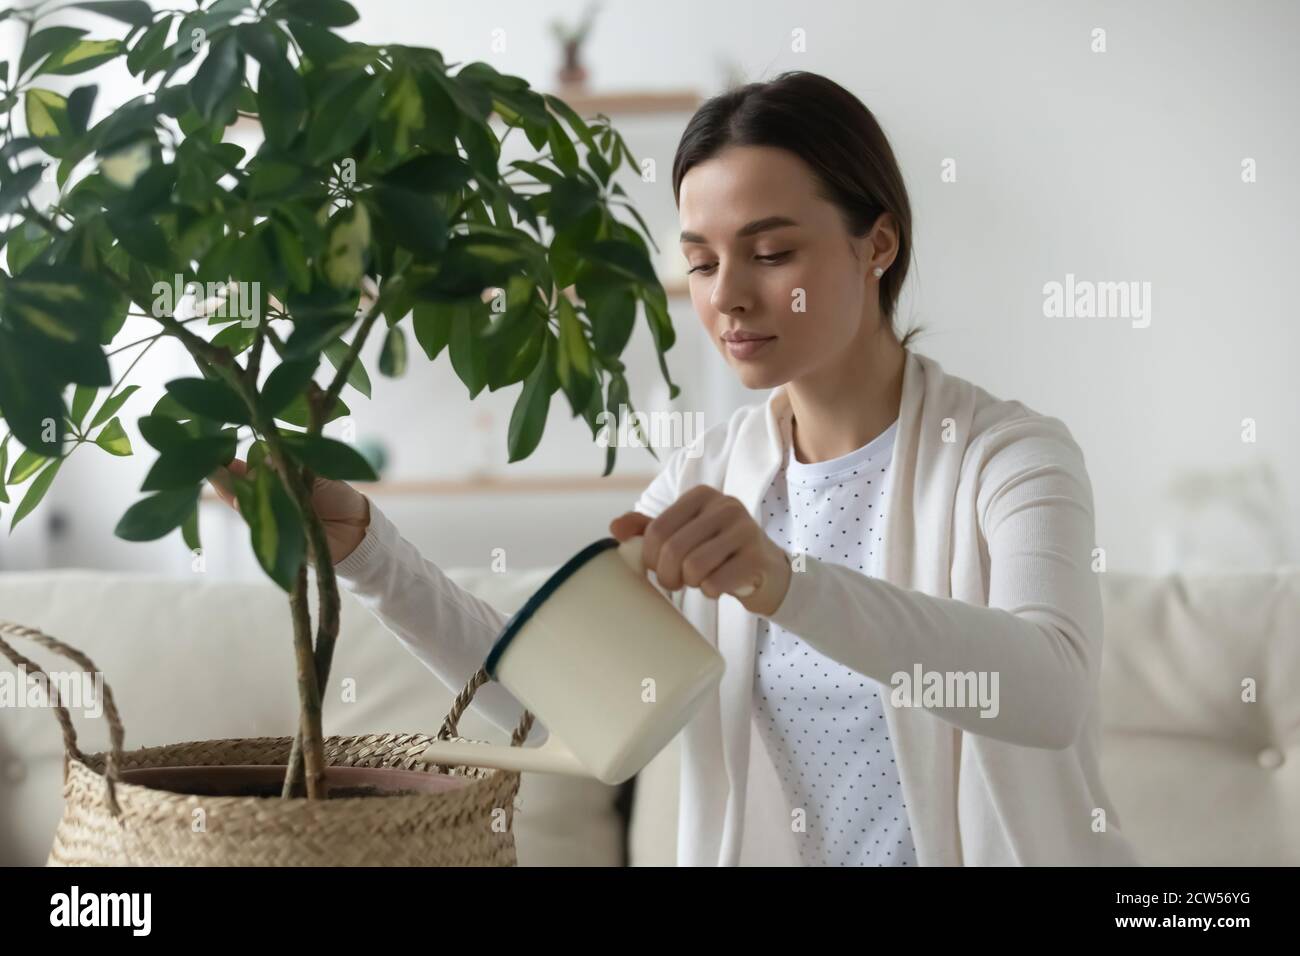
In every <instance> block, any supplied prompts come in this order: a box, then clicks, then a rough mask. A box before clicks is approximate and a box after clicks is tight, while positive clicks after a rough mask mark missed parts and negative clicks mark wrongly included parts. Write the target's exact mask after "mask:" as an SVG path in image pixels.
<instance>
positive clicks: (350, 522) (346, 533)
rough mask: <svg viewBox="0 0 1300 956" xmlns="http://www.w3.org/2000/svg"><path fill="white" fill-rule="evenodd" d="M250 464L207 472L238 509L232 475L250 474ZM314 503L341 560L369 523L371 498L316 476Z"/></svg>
mask: <svg viewBox="0 0 1300 956" xmlns="http://www.w3.org/2000/svg"><path fill="white" fill-rule="evenodd" d="M248 473H249V472H248V465H247V463H246V462H244V461H241V460H240V459H238V458H235V459H233V460H232V461H230V462H228V463H227V464H226V465H225V466H224V467H222V468H218V469H217V470H216V471H214V472H213V473H212V474H211V475H209V476H208V481H209V482H211V484H212V487H213V489H214V490H215V491H216V493H217V496H218V497H219V498H221V500H222V501H224V502H225V503H226V504H228V505H230V507H232V508H234V509H235V510H236V511H238V510H239V502H238V501H237V500H236V499H235V489H234V486H233V485H232V484H231V483H230V477H229V476H230V475H232V474H234V475H239V476H240V477H247V476H248ZM311 502H312V506H313V507H314V508H315V509H316V514H317V516H318V517H319V518H320V520H321V523H322V524H323V525H324V526H325V540H326V541H327V542H328V543H329V549H330V560H331V561H332V562H333V563H334V564H338V563H339V562H340V561H342V560H343V559H344V558H346V557H347V556H348V555H349V554H351V553H352V552H353V551H355V550H356V548H357V545H359V544H360V543H361V542H362V541H363V540H364V539H365V537H366V529H367V528H369V527H370V499H369V498H367V497H366V496H365V495H363V494H362V493H361V492H359V491H357V490H356V489H355V488H353V487H352V486H351V485H349V484H348V483H347V482H345V481H336V480H334V479H332V478H317V479H316V484H315V487H314V488H313V489H312V496H311Z"/></svg>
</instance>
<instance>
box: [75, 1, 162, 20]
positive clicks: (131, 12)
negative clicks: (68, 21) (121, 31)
mask: <svg viewBox="0 0 1300 956" xmlns="http://www.w3.org/2000/svg"><path fill="white" fill-rule="evenodd" d="M72 8H76V9H79V10H91V11H93V12H95V13H99V14H103V15H104V16H106V17H112V18H113V19H114V20H120V21H121V22H122V23H129V24H131V26H133V27H147V26H148V25H149V24H150V23H152V22H153V10H152V9H151V8H150V7H149V4H147V3H145V2H144V0H90V2H87V3H72V4H69V5H68V9H72Z"/></svg>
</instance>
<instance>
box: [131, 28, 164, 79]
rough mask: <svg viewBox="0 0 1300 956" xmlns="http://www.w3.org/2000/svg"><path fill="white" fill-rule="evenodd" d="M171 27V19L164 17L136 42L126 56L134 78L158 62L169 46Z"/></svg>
mask: <svg viewBox="0 0 1300 956" xmlns="http://www.w3.org/2000/svg"><path fill="white" fill-rule="evenodd" d="M171 27H172V21H171V19H170V18H169V17H164V18H163V19H161V20H159V21H158V22H157V23H155V24H154V25H153V26H151V27H150V28H149V29H148V30H146V31H144V35H143V36H141V37H140V39H139V40H137V41H136V43H135V46H134V47H133V48H132V49H131V52H130V53H128V54H127V56H126V68H127V69H128V70H130V71H131V74H132V75H133V76H138V75H139V74H140V73H142V72H143V71H144V70H146V69H147V68H149V67H150V66H152V65H154V63H155V62H156V61H157V60H158V58H159V54H161V53H162V51H163V49H164V48H165V47H166V46H167V35H168V33H169V32H170V31H171Z"/></svg>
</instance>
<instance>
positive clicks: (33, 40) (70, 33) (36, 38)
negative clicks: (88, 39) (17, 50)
mask: <svg viewBox="0 0 1300 956" xmlns="http://www.w3.org/2000/svg"><path fill="white" fill-rule="evenodd" d="M85 35H86V31H85V30H81V29H78V28H77V27H48V28H46V29H44V30H37V31H36V32H35V33H33V34H32V35H31V36H30V37H29V38H28V39H27V44H26V45H25V46H24V47H23V55H22V57H21V58H20V59H19V60H18V75H19V76H20V77H21V76H22V75H23V74H24V73H26V72H27V68H28V67H29V66H32V65H33V64H35V63H39V62H40V60H41V58H42V57H46V56H48V55H50V54H51V53H58V52H59V51H61V50H66V49H67V48H68V47H70V46H72V45H74V44H75V43H76V42H77V41H78V40H79V39H80V38H81V37H84V36H85Z"/></svg>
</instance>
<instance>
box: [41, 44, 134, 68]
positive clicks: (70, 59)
mask: <svg viewBox="0 0 1300 956" xmlns="http://www.w3.org/2000/svg"><path fill="white" fill-rule="evenodd" d="M122 49H123V48H122V41H121V40H80V41H78V42H77V43H74V44H73V45H72V46H70V47H68V48H67V49H65V50H60V51H59V52H58V53H55V54H54V55H53V56H51V57H50V58H49V59H48V60H46V61H45V62H44V63H43V64H41V66H40V68H39V69H38V70H37V71H36V72H35V73H34V74H32V75H33V76H40V75H42V74H48V75H51V76H71V75H72V74H74V73H85V72H86V71H87V70H93V69H94V68H95V67H97V66H99V65H100V64H101V63H107V62H108V61H109V60H111V59H113V58H114V57H117V56H120V55H121V53H122Z"/></svg>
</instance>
